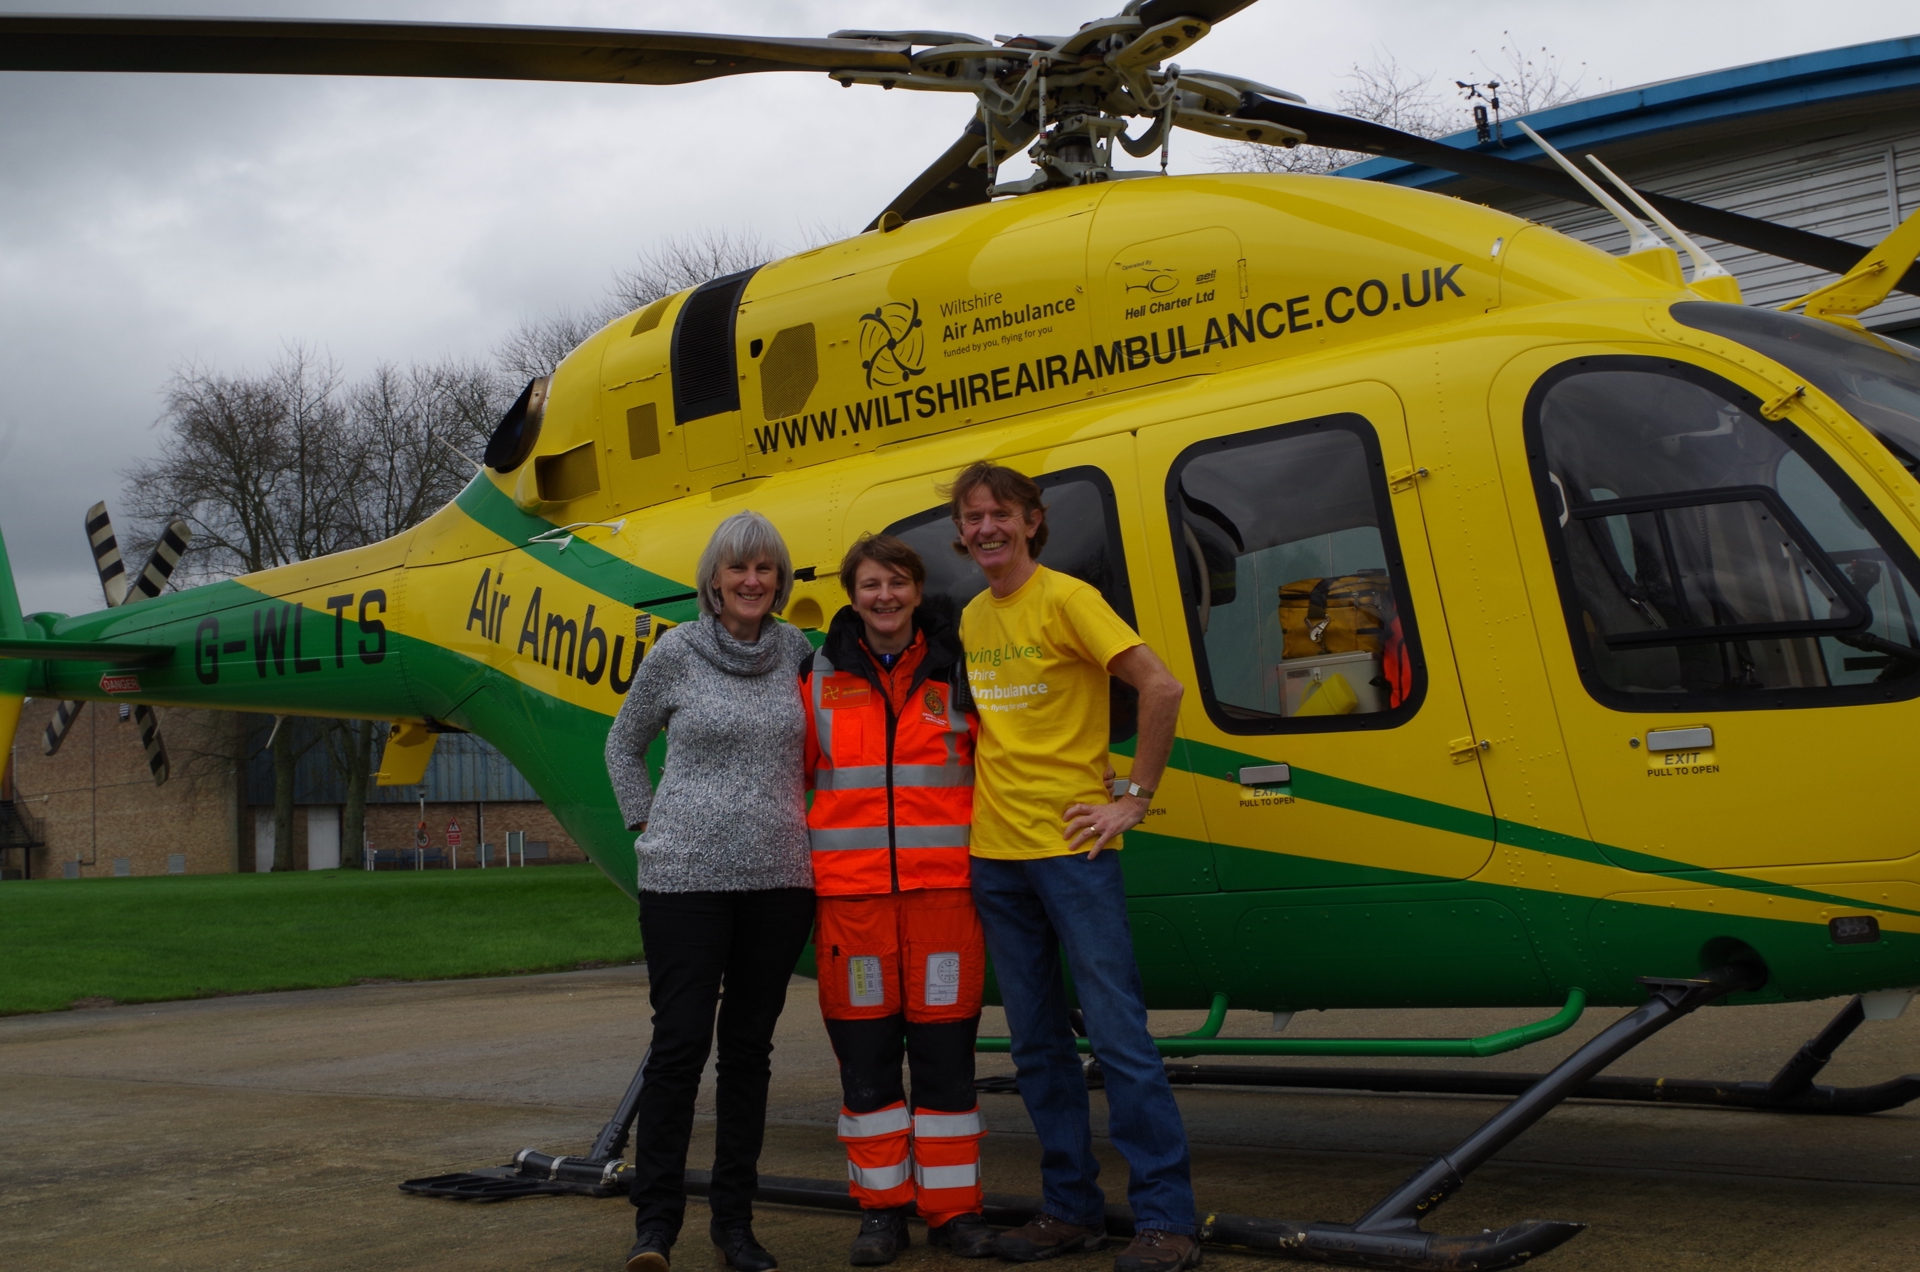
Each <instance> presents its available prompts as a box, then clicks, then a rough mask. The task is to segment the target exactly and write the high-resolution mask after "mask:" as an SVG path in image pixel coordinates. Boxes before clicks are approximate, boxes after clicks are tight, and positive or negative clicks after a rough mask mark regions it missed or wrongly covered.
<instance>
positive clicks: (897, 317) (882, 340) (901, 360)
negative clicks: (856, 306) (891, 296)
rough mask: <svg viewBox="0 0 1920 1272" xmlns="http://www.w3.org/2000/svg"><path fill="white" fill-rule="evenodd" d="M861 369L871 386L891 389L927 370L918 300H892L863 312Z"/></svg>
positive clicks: (861, 319) (923, 332)
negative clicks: (867, 312)
mask: <svg viewBox="0 0 1920 1272" xmlns="http://www.w3.org/2000/svg"><path fill="white" fill-rule="evenodd" d="M860 369H861V370H862V371H864V372H866V373H867V387H868V388H870V389H890V388H893V387H894V386H895V385H900V384H905V383H906V382H907V381H909V380H911V379H913V377H914V376H916V375H925V374H926V373H927V353H926V329H925V328H924V327H923V326H922V325H921V322H920V302H919V301H917V300H890V301H888V302H887V303H886V304H884V305H882V306H880V308H878V309H876V310H874V311H873V312H872V313H870V314H861V315H860Z"/></svg>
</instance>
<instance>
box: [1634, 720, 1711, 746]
mask: <svg viewBox="0 0 1920 1272" xmlns="http://www.w3.org/2000/svg"><path fill="white" fill-rule="evenodd" d="M1712 749H1713V726H1712V725H1708V724H1701V725H1695V726H1693V727H1692V728H1687V729H1649V730H1648V731H1647V750H1649V751H1708V750H1712Z"/></svg>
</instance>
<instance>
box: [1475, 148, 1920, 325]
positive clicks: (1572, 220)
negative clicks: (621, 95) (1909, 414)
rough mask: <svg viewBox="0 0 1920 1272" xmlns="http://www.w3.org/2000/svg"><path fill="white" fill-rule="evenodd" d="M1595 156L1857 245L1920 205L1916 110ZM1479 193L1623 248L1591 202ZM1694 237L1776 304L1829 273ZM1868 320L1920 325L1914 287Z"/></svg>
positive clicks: (1669, 187)
mask: <svg viewBox="0 0 1920 1272" xmlns="http://www.w3.org/2000/svg"><path fill="white" fill-rule="evenodd" d="M1568 157H1569V158H1577V157H1578V156H1577V155H1574V154H1570V155H1569V156H1568ZM1601 158H1602V159H1603V160H1605V161H1606V162H1607V165H1608V166H1609V167H1611V168H1613V170H1614V171H1615V172H1618V173H1619V174H1620V175H1621V176H1622V177H1623V178H1625V179H1626V180H1627V181H1628V182H1629V183H1631V184H1633V185H1634V186H1636V187H1643V188H1646V189H1649V190H1656V191H1658V192H1660V193H1661V194H1670V195H1674V196H1676V197H1679V198H1683V199H1691V200H1693V201H1695V202H1698V203H1705V204H1708V205H1710V206H1712V207H1717V208H1725V209H1726V210H1728V211H1730V212H1740V213H1744V214H1745V215H1747V216H1754V217H1760V218H1763V219H1765V220H1768V221H1777V222H1780V223H1781V224H1784V225H1791V226H1794V227H1796V228H1798V229H1803V230H1812V231H1814V232H1815V233H1819V234H1828V235H1831V236H1833V237H1835V238H1840V239H1846V240H1848V241H1850V242H1854V243H1859V244H1861V245H1863V246H1869V245H1871V244H1873V243H1875V242H1878V241H1879V240H1880V239H1881V238H1883V237H1885V235H1886V234H1887V232H1888V231H1889V230H1891V229H1892V228H1893V227H1894V226H1895V225H1897V224H1899V222H1900V220H1901V218H1902V217H1903V216H1905V215H1907V214H1909V213H1911V212H1913V211H1914V210H1915V209H1916V208H1920V118H1917V117H1915V115H1914V114H1913V113H1911V112H1901V113H1900V114H1899V115H1898V116H1897V117H1892V118H1888V119H1886V120H1884V121H1879V122H1875V123H1871V124H1863V123H1861V122H1859V121H1846V122H1845V123H1843V124H1831V125H1827V126H1825V127H1817V126H1816V127H1805V128H1801V129H1799V130H1797V131H1795V132H1793V133H1789V134H1787V135H1784V136H1782V135H1779V134H1776V133H1773V132H1769V131H1766V130H1765V127H1764V125H1763V124H1757V125H1756V131H1755V132H1754V134H1753V136H1751V137H1748V138H1742V139H1739V140H1737V141H1731V142H1728V143H1726V144H1725V145H1724V146H1723V147H1722V148H1721V149H1720V152H1719V153H1717V154H1706V155H1693V154H1690V155H1688V156H1687V157H1684V158H1677V157H1674V156H1672V155H1666V156H1660V155H1654V156H1649V157H1647V158H1645V159H1642V160H1639V161H1635V160H1632V159H1622V160H1620V161H1619V162H1617V163H1616V162H1615V161H1614V160H1613V159H1612V158H1609V157H1608V156H1606V155H1604V154H1603V155H1602V156H1601ZM1582 166H1583V167H1584V166H1585V165H1584V163H1583V164H1582ZM1476 197H1477V198H1479V199H1480V201H1482V202H1486V203H1489V204H1491V205H1492V206H1494V207H1498V208H1502V209H1504V210H1506V211H1509V212H1512V213H1515V214H1516V215H1519V216H1524V217H1527V218H1529V219H1531V220H1536V221H1541V222H1543V223H1545V224H1547V225H1551V226H1553V227H1554V228H1555V229H1557V230H1560V231H1561V232H1563V233H1566V234H1570V235H1572V236H1573V237H1575V238H1578V239H1582V240H1584V241H1586V242H1589V243H1592V244H1594V245H1595V246H1597V247H1600V248H1603V249H1605V250H1606V251H1609V252H1615V253H1618V252H1624V251H1625V250H1626V246H1627V235H1626V231H1625V230H1623V229H1621V228H1620V226H1619V223H1618V222H1616V221H1615V220H1614V219H1613V218H1612V217H1610V216H1608V215H1607V214H1606V213H1605V212H1603V211H1601V210H1600V209H1598V208H1585V207H1574V206H1572V205H1570V204H1567V203H1564V202H1561V201H1560V200H1557V199H1540V198H1534V197H1531V196H1521V195H1514V196H1507V195H1493V196H1486V195H1480V196H1476ZM1701 245H1702V246H1703V247H1705V248H1706V249H1707V250H1708V251H1709V252H1711V253H1712V254H1713V255H1714V257H1715V258H1716V259H1718V260H1719V262H1720V263H1721V264H1722V265H1725V266H1726V267H1727V268H1728V269H1730V270H1732V271H1733V273H1734V275H1735V276H1736V277H1737V278H1739V280H1740V286H1741V288H1742V290H1743V291H1744V292H1745V293H1746V298H1747V301H1748V303H1750V304H1756V305H1778V304H1781V303H1783V302H1785V301H1789V300H1792V299H1794V298H1795V297H1797V296H1802V295H1805V294H1806V293H1807V292H1810V291H1812V290H1813V289H1814V288H1815V287H1817V286H1819V285H1820V284H1822V283H1824V282H1830V281H1832V279H1833V277H1834V276H1833V275H1832V274H1829V273H1826V272H1824V271H1822V270H1817V269H1813V268H1812V267H1810V266H1806V265H1795V264H1792V263H1791V262H1787V261H1782V260H1779V259H1778V258H1776V257H1772V256H1766V255H1763V254H1761V253H1758V252H1752V251H1749V250H1747V249H1746V248H1741V247H1732V246H1729V245H1727V244H1724V243H1720V242H1718V241H1714V240H1707V239H1702V240H1701ZM1683 259H1684V258H1683ZM1865 321H1866V323H1867V325H1868V326H1869V327H1873V328H1876V329H1892V328H1904V327H1910V326H1913V325H1915V324H1920V296H1909V295H1906V294H1904V293H1901V292H1895V293H1894V295H1893V297H1892V298H1890V299H1889V300H1888V301H1887V302H1886V303H1885V304H1883V305H1881V306H1880V307H1879V308H1877V309H1875V310H1873V311H1872V312H1870V313H1869V314H1867V315H1865Z"/></svg>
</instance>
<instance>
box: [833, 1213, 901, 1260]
mask: <svg viewBox="0 0 1920 1272" xmlns="http://www.w3.org/2000/svg"><path fill="white" fill-rule="evenodd" d="M907 1212H908V1207H905V1206H899V1207H893V1208H889V1209H886V1210H862V1211H861V1212H860V1235H859V1236H857V1237H855V1238H854V1239H853V1248H852V1249H851V1250H849V1251H848V1252H847V1262H849V1263H851V1264H853V1266H854V1267H856V1268H877V1267H879V1266H881V1265H882V1264H886V1263H892V1262H893V1259H894V1256H895V1255H897V1254H899V1253H900V1252H901V1251H902V1250H904V1249H906V1248H907V1247H908V1246H910V1245H912V1244H913V1233H912V1232H910V1231H909V1230H908V1229H907Z"/></svg>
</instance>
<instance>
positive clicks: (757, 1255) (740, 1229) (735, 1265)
mask: <svg viewBox="0 0 1920 1272" xmlns="http://www.w3.org/2000/svg"><path fill="white" fill-rule="evenodd" d="M708 1231H709V1232H710V1233H711V1234H712V1236H713V1246H714V1249H716V1250H718V1251H719V1252H720V1261H721V1262H723V1263H725V1264H726V1265H727V1266H728V1267H730V1268H732V1269H733V1272H775V1269H777V1268H778V1267H779V1266H780V1260H778V1259H776V1258H774V1257H773V1256H772V1255H771V1254H768V1253H767V1248H766V1247H765V1246H763V1245H761V1244H760V1243H759V1242H758V1241H756V1240H754V1239H753V1225H752V1224H746V1223H733V1224H728V1225H727V1226H726V1227H724V1228H722V1227H719V1226H717V1225H716V1226H715V1227H713V1228H711V1229H709V1230H708Z"/></svg>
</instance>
